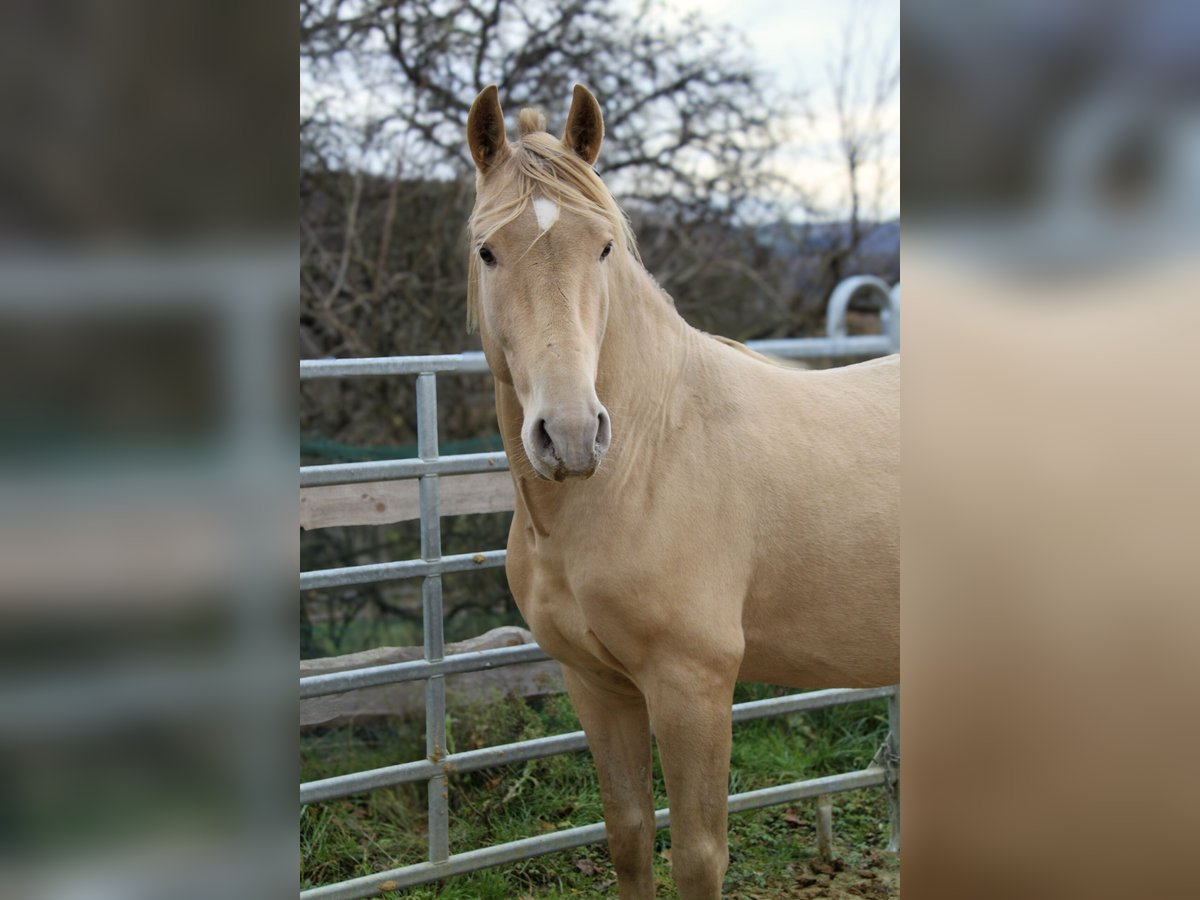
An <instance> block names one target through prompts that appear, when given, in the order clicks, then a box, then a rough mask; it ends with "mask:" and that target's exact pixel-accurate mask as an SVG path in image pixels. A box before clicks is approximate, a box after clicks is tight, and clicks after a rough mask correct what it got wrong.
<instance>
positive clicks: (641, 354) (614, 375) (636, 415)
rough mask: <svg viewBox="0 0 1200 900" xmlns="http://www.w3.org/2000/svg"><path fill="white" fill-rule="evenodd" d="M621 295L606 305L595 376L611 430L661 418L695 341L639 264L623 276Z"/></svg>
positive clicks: (694, 334)
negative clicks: (607, 306) (644, 419)
mask: <svg viewBox="0 0 1200 900" xmlns="http://www.w3.org/2000/svg"><path fill="white" fill-rule="evenodd" d="M624 291H625V295H624V296H614V297H613V298H612V300H611V301H610V303H609V314H608V324H607V327H606V328H605V332H604V342H603V344H602V345H601V347H600V361H599V366H598V373H597V378H596V393H597V395H598V396H599V398H600V402H601V403H603V404H604V405H605V406H607V407H609V413H610V415H611V416H612V417H613V423H614V427H616V426H617V423H618V422H619V421H621V420H624V422H625V423H626V425H634V424H636V423H638V422H639V421H640V420H641V419H642V418H644V417H646V416H653V417H656V418H657V417H661V415H662V414H663V412H664V410H665V409H666V408H667V407H668V406H670V405H672V400H673V395H674V394H676V393H677V392H678V389H679V386H680V384H681V383H683V382H685V381H686V380H687V379H688V377H689V376H690V374H691V372H692V368H693V366H692V365H691V364H692V363H693V362H694V361H695V360H694V355H695V351H696V349H697V344H698V342H699V340H700V339H701V336H700V334H699V333H698V332H697V331H695V329H693V328H692V327H691V326H690V325H688V324H687V323H686V322H685V321H684V320H683V318H682V317H681V316H680V315H679V313H678V312H676V311H675V307H674V306H673V305H672V304H671V302H670V299H669V298H668V297H666V296H665V294H664V293H663V292H662V290H661V289H660V288H659V287H658V285H657V284H655V282H654V279H652V278H651V277H650V275H649V274H648V273H647V272H646V271H645V270H644V269H642V268H641V266H635V267H634V270H633V272H631V273H629V276H628V278H627V280H625V282H624ZM622 430H626V429H622Z"/></svg>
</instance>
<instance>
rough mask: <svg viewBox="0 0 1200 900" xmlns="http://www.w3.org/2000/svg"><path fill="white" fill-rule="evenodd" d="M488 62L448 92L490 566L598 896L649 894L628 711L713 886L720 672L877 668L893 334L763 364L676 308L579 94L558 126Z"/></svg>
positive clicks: (891, 439)
mask: <svg viewBox="0 0 1200 900" xmlns="http://www.w3.org/2000/svg"><path fill="white" fill-rule="evenodd" d="M519 130H520V136H519V139H518V140H517V141H515V142H511V143H510V142H509V140H508V137H507V132H506V128H505V122H504V113H503V111H502V109H501V107H500V102H499V96H498V91H497V89H496V87H495V85H492V86H489V87H487V88H485V89H484V90H483V91H482V92H481V93H480V94H479V95H478V97H477V98H476V99H475V101H474V103H473V104H472V106H471V109H470V113H469V116H468V121H467V145H468V148H469V150H470V154H471V158H472V159H473V160H474V164H475V168H476V200H475V206H474V209H473V211H472V213H471V217H470V220H469V226H468V231H469V241H470V263H469V277H468V323H469V327H477V328H478V330H479V334H480V338H481V341H482V344H483V350H484V354H485V356H486V358H487V361H488V365H489V367H490V368H491V371H492V374H493V376H494V379H495V389H496V414H497V418H498V421H499V426H500V433H501V435H502V437H503V442H504V449H505V450H506V451H507V454H508V459H509V467H510V471H511V474H512V480H513V485H514V488H515V493H516V503H515V511H514V514H513V519H512V526H511V530H510V533H509V538H508V556H507V562H506V567H507V575H508V581H509V586H510V588H511V590H512V594H513V597H514V598H515V600H516V602H517V606H518V608H519V609H520V611H521V614H522V615H523V616H524V618H525V620H526V622H527V623H528V625H529V628H530V630H531V631H532V632H533V634H534V636H535V638H536V639H537V642H538V643H539V644H540V645H541V646H542V648H543V649H544V650H545V651H546V652H547V653H548V654H549V655H550V656H552V657H553V658H554V659H556V660H558V661H559V662H560V663H561V664H562V668H563V673H564V678H565V681H566V685H567V689H568V692H569V694H570V697H571V700H572V702H573V704H574V706H575V708H576V710H577V711H578V714H579V718H580V721H581V722H582V725H583V729H584V731H585V733H586V735H587V740H588V745H589V747H590V749H591V752H592V755H593V758H594V760H595V765H596V769H597V772H598V775H599V782H600V790H601V797H602V800H603V805H604V820H605V831H606V834H607V837H608V844H609V849H610V852H611V855H612V861H613V867H614V869H615V871H616V874H617V879H618V888H619V892H620V896H621V897H622V898H623V900H642V898H649V897H653V896H654V881H653V873H652V865H651V864H652V855H653V841H654V831H655V822H654V800H653V796H652V791H651V781H652V765H651V743H650V741H651V730H652V729H653V734H654V738H655V740H656V741H657V744H658V748H659V753H660V758H661V762H662V770H663V775H664V777H665V780H666V787H667V794H668V799H669V803H670V810H671V844H672V875H673V877H674V879H675V882H676V885H677V887H678V889H679V895H680V897H681V898H683V900H701V898H703V900H709V898H714V897H719V896H720V892H721V884H722V881H723V879H724V876H725V872H726V869H727V868H728V862H729V854H728V836H727V824H728V823H727V808H726V796H727V792H728V781H729V757H730V750H731V741H732V720H731V705H732V699H733V690H734V686H735V683H736V682H737V681H738V680H739V679H740V680H749V681H760V682H769V683H773V684H777V685H784V686H788V687H792V688H801V689H804V688H821V687H831V686H839V687H870V686H878V685H888V684H893V683H895V682H896V681H897V680H898V678H899V584H900V565H899V531H900V526H899V509H900V488H899V460H900V453H899V424H900V422H899V386H900V367H899V358H898V357H897V356H892V357H887V358H885V359H883V360H874V361H871V362H867V363H860V364H857V365H851V366H845V367H842V368H837V369H829V370H803V369H798V368H793V367H789V366H785V365H782V364H779V363H776V362H774V361H772V360H770V359H769V358H766V357H763V356H761V355H759V354H756V353H752V352H751V351H749V350H748V349H746V348H745V347H743V346H742V345H740V344H738V343H737V342H735V341H731V340H728V339H719V338H714V337H712V336H710V335H708V334H705V333H703V332H701V331H699V330H697V329H695V328H693V327H691V326H690V325H688V324H687V323H686V322H685V321H684V319H683V318H682V317H681V316H680V315H679V314H678V312H677V311H676V310H675V307H674V303H673V301H672V300H671V298H670V296H669V295H668V294H667V293H666V292H665V291H663V290H662V289H661V288H660V287H659V286H658V284H657V283H656V282H655V281H654V279H653V278H652V277H651V276H650V274H649V273H648V272H647V271H646V269H645V268H644V267H643V266H642V264H641V260H640V257H639V255H638V252H637V245H636V242H635V239H634V235H633V233H632V230H631V227H630V224H629V221H628V219H627V218H626V217H625V215H624V214H623V213H622V211H621V209H620V208H619V207H618V205H617V203H616V202H615V200H614V199H613V196H612V194H611V193H610V192H609V190H608V188H607V187H606V186H605V184H604V182H603V181H602V180H601V178H600V177H599V175H597V173H596V171H595V169H594V168H593V165H594V163H595V162H596V160H597V158H598V156H599V153H600V146H601V143H602V141H603V138H604V123H603V118H602V114H601V109H600V105H599V103H598V102H597V100H596V98H595V97H594V96H593V95H592V93H591V92H590V91H588V90H587V89H586V88H585V87H583V86H582V85H576V86H575V88H574V95H573V97H572V101H571V107H570V112H569V113H568V116H567V121H566V126H565V129H564V133H563V135H562V137H561V138H558V137H554V136H552V135H551V134H549V133H547V132H546V120H545V117H544V115H543V114H542V113H540V112H539V111H536V110H530V109H525V110H522V112H521V114H520V118H519Z"/></svg>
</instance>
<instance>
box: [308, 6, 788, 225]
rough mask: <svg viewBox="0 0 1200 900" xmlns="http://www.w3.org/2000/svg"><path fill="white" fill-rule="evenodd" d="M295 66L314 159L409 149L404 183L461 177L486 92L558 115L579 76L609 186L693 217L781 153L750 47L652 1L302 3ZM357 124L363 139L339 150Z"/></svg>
mask: <svg viewBox="0 0 1200 900" xmlns="http://www.w3.org/2000/svg"><path fill="white" fill-rule="evenodd" d="M301 61H302V69H303V71H304V74H305V79H306V96H307V99H306V109H305V114H304V129H303V134H304V143H305V150H306V159H307V160H308V161H309V162H310V163H311V162H312V161H313V160H315V159H317V158H319V157H321V156H323V155H328V154H334V155H336V156H337V157H338V158H339V161H340V162H341V163H342V164H343V166H344V165H345V163H350V164H357V165H359V166H363V167H367V168H375V169H376V170H378V169H379V166H380V163H381V162H382V161H386V160H387V159H388V158H389V157H393V158H394V157H395V155H396V153H397V151H398V150H400V149H403V151H404V152H405V154H406V155H407V157H408V165H409V169H410V174H421V175H424V176H433V177H438V176H441V177H454V176H456V175H457V176H460V177H461V176H465V175H467V174H469V173H470V171H471V169H470V160H469V158H468V156H467V154H466V149H465V147H464V146H463V139H462V134H463V127H464V125H465V123H466V117H467V111H468V109H469V108H470V104H471V101H472V100H473V99H474V97H475V95H476V94H477V93H478V92H479V91H480V90H481V89H482V88H483V87H485V86H486V85H488V84H491V83H495V84H498V85H499V86H500V91H501V95H502V96H503V97H504V98H505V105H506V107H508V108H509V109H510V110H513V111H516V110H518V109H520V108H521V107H522V106H540V107H543V108H544V109H546V111H547V112H548V113H550V115H551V119H552V120H553V118H554V114H555V113H556V112H558V111H559V110H560V108H562V109H564V110H565V105H566V103H567V101H568V99H569V96H570V87H571V84H572V82H574V81H579V82H582V83H584V84H586V85H588V86H589V87H590V88H591V89H592V90H593V91H595V92H596V93H597V95H598V96H599V97H600V99H601V102H602V104H603V106H604V112H605V125H606V131H607V134H606V138H605V150H604V155H603V156H602V157H601V168H602V171H603V172H604V174H605V176H606V177H607V178H608V179H609V180H610V182H611V183H613V184H614V185H615V186H616V189H617V191H618V193H620V194H622V195H624V196H626V197H636V198H637V199H638V200H640V201H642V202H644V203H654V204H663V203H671V204H672V205H673V206H674V207H675V208H676V210H677V211H679V210H680V209H684V210H687V211H688V212H690V213H691V214H693V215H699V214H711V213H712V212H713V211H719V210H731V209H735V208H736V206H737V204H738V203H739V202H741V201H742V200H743V199H744V198H746V197H747V196H749V195H751V194H752V193H753V192H754V190H755V189H756V188H757V187H759V186H760V185H761V179H762V177H763V176H764V172H765V170H764V167H762V166H761V162H762V161H763V159H764V158H765V156H766V155H767V154H768V153H769V152H770V151H771V150H772V149H773V147H774V144H775V141H774V134H773V131H772V121H773V112H774V110H773V109H772V107H771V106H770V105H769V103H768V102H767V101H766V100H765V99H764V95H765V91H764V84H763V79H762V77H761V76H760V74H759V72H758V71H757V69H756V68H755V67H754V66H753V65H752V64H751V63H750V62H749V61H748V59H747V54H746V52H745V50H744V48H743V47H740V46H738V44H737V43H736V41H735V39H734V38H733V37H732V36H731V35H730V34H729V32H728V31H727V30H722V29H718V28H714V27H713V26H711V25H710V24H708V23H707V22H706V21H705V20H703V19H702V18H701V17H700V16H698V15H696V14H692V15H688V16H686V17H684V18H682V19H680V20H679V21H677V22H675V23H673V24H666V13H665V12H664V7H663V4H662V3H661V2H660V0H643V2H642V4H641V5H640V6H639V7H637V8H636V9H635V11H634V12H633V14H632V15H630V14H629V13H628V12H627V9H626V8H623V7H620V6H618V5H615V4H612V3H609V2H605V0H551V2H548V0H306V2H305V3H304V4H303V5H302V8H301ZM351 122H354V123H355V124H356V125H357V129H358V137H359V139H360V140H359V141H358V144H357V146H356V147H354V148H353V149H354V151H355V152H354V153H347V152H346V150H347V138H348V137H349V135H348V134H347V133H346V129H347V126H348V124H349V123H351ZM405 139H407V143H406V144H404V145H403V147H401V142H402V141H404V140H405ZM355 155H357V157H358V158H357V159H355V158H354V156H355ZM714 201H715V202H714Z"/></svg>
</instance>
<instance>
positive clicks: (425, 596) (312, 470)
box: [300, 276, 900, 900]
mask: <svg viewBox="0 0 1200 900" xmlns="http://www.w3.org/2000/svg"><path fill="white" fill-rule="evenodd" d="M856 296H864V297H868V298H871V299H873V300H874V301H875V302H876V303H877V304H878V306H879V308H880V313H881V316H882V319H883V325H884V329H883V330H884V333H883V334H881V335H856V336H847V334H846V328H845V312H846V309H847V308H848V305H849V303H850V301H851V299H852V298H854V297H856ZM899 303H900V286H899V285H896V286H895V287H892V288H889V287H888V286H887V285H886V284H884V283H883V282H882V281H880V280H879V279H876V278H871V277H867V276H859V277H855V278H850V279H847V280H846V281H844V282H842V283H841V284H839V285H838V287H837V289H836V290H835V291H834V292H833V295H832V296H831V297H830V301H829V311H828V317H827V327H826V336H825V337H823V338H805V339H796V340H778V341H758V342H752V343H751V344H750V345H749V346H750V347H752V348H753V349H755V350H758V351H759V352H762V353H770V354H773V355H776V356H781V357H788V358H794V359H805V358H809V359H812V358H866V357H874V356H882V355H886V354H888V353H894V352H896V351H897V350H899V346H900V336H899V323H900V316H899V312H900V309H899ZM486 371H487V363H486V362H485V360H484V358H483V354H482V353H462V354H457V355H447V356H416V357H385V358H378V359H350V360H305V361H302V362H301V364H300V377H301V378H302V379H316V378H348V377H355V376H380V375H387V376H393V375H395V376H411V375H415V376H416V379H417V448H418V454H419V458H418V459H403V460H388V461H382V462H364V463H345V464H338V465H324V466H305V467H302V468H301V469H300V486H301V488H306V487H315V486H319V485H334V484H359V483H365V482H378V481H384V480H390V479H411V478H416V479H419V483H420V495H419V502H420V522H421V558H420V559H416V560H404V561H399V562H389V563H378V564H374V565H363V566H350V567H347V568H339V569H324V570H318V571H309V572H302V573H301V574H300V589H301V590H312V589H315V588H329V587H342V586H346V585H353V584H368V583H373V582H379V581H387V580H392V579H399V578H422V579H424V581H423V584H422V607H423V624H424V651H425V652H424V659H423V660H416V661H413V662H405V663H395V664H391V665H381V666H373V667H370V668H362V669H355V670H351V671H346V672H334V673H330V674H323V675H314V676H310V677H307V678H301V679H300V697H301V698H302V699H303V698H308V697H319V696H324V695H327V694H340V693H344V692H346V691H352V690H357V689H359V688H365V687H373V686H376V685H382V684H390V683H395V682H403V681H416V680H424V681H425V750H426V758H425V759H421V760H415V761H412V762H406V763H401V764H398V765H394V766H387V767H384V768H381V769H373V770H369V771H364V772H352V773H349V774H346V775H338V776H335V777H332V778H325V779H321V780H319V781H310V782H307V783H304V784H301V785H300V802H301V803H302V804H309V803H319V802H321V801H324V800H330V799H334V798H337V797H345V796H347V795H350V794H355V793H361V792H365V791H371V790H375V789H377V788H383V787H388V786H390V785H396V784H403V783H406V782H414V781H424V782H426V783H427V784H428V788H429V790H428V796H429V826H428V833H429V859H428V861H427V862H423V863H416V864H413V865H408V866H402V867H400V868H397V869H391V870H388V871H384V872H379V873H377V874H375V875H368V876H364V877H361V878H354V879H350V880H348V881H342V882H338V883H336V884H329V885H322V886H320V887H315V888H311V889H310V890H307V891H302V892H301V895H300V896H301V897H302V898H304V900H316V898H346V900H348V898H358V897H370V896H373V895H375V894H378V893H380V892H382V891H384V890H395V889H397V888H404V887H410V886H413V885H417V884H423V883H426V882H430V881H435V880H437V879H440V878H445V877H447V876H451V875H459V874H463V873H466V872H473V871H476V870H478V869H484V868H488V867H490V866H496V865H501V864H504V863H510V862H515V861H517V860H522V859H529V858H531V857H535V856H541V855H543V854H547V853H553V852H555V851H559V850H567V849H570V848H573V847H580V846H583V845H585V844H591V843H596V842H598V841H602V840H604V839H605V832H604V824H603V823H602V822H598V823H595V824H592V825H584V826H581V827H578V828H570V829H565V830H563V831H558V832H554V833H552V834H544V835H537V836H534V837H529V838H526V839H524V840H519V841H511V842H509V843H505V844H499V845H496V846H491V847H484V848H480V849H477V850H471V851H468V852H465V853H455V854H453V855H451V854H450V852H449V842H450V841H449V809H448V800H447V797H448V790H447V779H448V778H449V777H451V776H453V775H454V774H456V773H460V772H471V771H475V770H477V769H485V768H489V767H492V766H498V765H504V764H506V763H512V762H518V761H524V760H530V759H539V758H542V757H546V756H553V755H556V754H559V753H567V752H572V751H578V750H583V749H585V748H586V747H587V741H586V739H585V737H584V734H583V732H582V731H576V732H573V733H570V734H560V735H554V736H552V737H544V738H537V739H534V740H527V741H518V742H516V743H513V744H505V745H502V746H497V747H486V748H482V749H479V750H470V751H466V752H463V753H450V754H448V753H447V752H446V687H445V676H446V675H449V674H454V673H459V672H470V671H477V670H481V669H490V668H494V667H497V666H506V665H512V664H514V663H524V662H533V661H537V660H544V659H547V658H548V657H547V656H546V655H545V654H544V653H543V652H542V651H541V649H540V648H539V647H538V646H537V645H536V644H529V645H523V646H518V647H506V648H502V649H496V650H484V651H479V652H474V653H463V654H459V655H455V656H451V657H446V656H445V655H444V640H443V615H442V576H443V575H446V574H450V573H454V572H463V571H469V570H473V569H481V568H493V567H498V566H502V565H504V557H505V551H503V550H484V551H482V552H479V553H464V554H457V555H451V556H443V555H442V548H441V525H440V515H441V502H440V490H439V482H438V479H439V476H444V475H462V474H468V473H479V472H495V471H501V470H504V469H507V468H508V461H507V459H506V458H505V455H504V454H503V453H502V452H498V453H472V454H462V455H457V456H441V455H439V453H438V422H437V376H438V374H439V373H442V372H486ZM879 697H887V698H888V719H889V735H888V741H887V743H886V744H885V745H884V746H883V747H881V748H880V752H879V753H878V754H877V755H876V757H875V760H874V761H873V762H872V764H871V765H869V766H868V767H866V768H865V769H861V770H859V771H856V772H846V773H843V774H839V775H831V776H827V777H824V778H814V779H810V780H807V781H800V782H795V783H792V784H786V785H778V786H776V787H770V788H764V789H762V790H757V791H748V792H745V793H741V794H734V795H732V796H730V797H729V811H730V812H745V811H747V810H752V809H759V808H761V807H765V806H773V805H775V804H779V803H790V802H794V801H797V800H802V799H806V798H817V797H823V796H826V795H829V794H833V793H837V792H840V791H849V790H855V789H858V788H866V787H875V786H881V787H884V788H886V789H887V790H888V791H889V797H890V801H891V810H892V834H891V841H890V843H889V849H892V850H898V849H899V802H898V800H899V798H898V774H897V773H898V762H899V731H900V722H899V691H898V688H896V687H894V686H893V687H885V688H870V689H865V690H849V689H832V690H824V691H810V692H807V693H801V694H793V695H791V696H786V697H776V698H772V699H767V700H756V701H752V702H749V703H739V704H735V705H734V707H733V721H734V722H744V721H749V720H752V719H759V718H765V717H767V716H777V715H784V714H787V713H796V712H802V711H805V710H812V709H821V708H824V707H828V706H837V705H841V704H846V703H854V702H859V701H863V700H870V699H875V698H879ZM669 822H670V817H669V811H668V810H665V809H662V810H658V811H657V813H656V814H655V824H656V826H657V827H658V828H665V827H666V826H667V825H668V824H669ZM828 828H829V823H828V815H827V813H823V814H822V815H819V816H818V834H819V835H824V836H826V837H827V834H828ZM385 885H386V886H385Z"/></svg>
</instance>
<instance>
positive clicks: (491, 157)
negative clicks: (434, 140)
mask: <svg viewBox="0 0 1200 900" xmlns="http://www.w3.org/2000/svg"><path fill="white" fill-rule="evenodd" d="M467 146H468V147H470V148H471V158H472V159H474V160H475V167H476V168H477V169H479V171H480V172H481V173H482V174H484V175H486V174H487V173H488V172H490V171H491V170H492V169H494V168H495V167H496V166H497V165H499V164H500V163H501V162H503V161H504V159H505V157H507V156H508V154H509V149H508V137H507V135H506V134H505V132H504V111H503V110H502V109H500V92H499V91H497V90H496V86H495V85H494V84H489V85H488V86H487V87H485V88H484V89H483V90H482V91H480V92H479V96H478V97H476V98H475V102H474V103H472V104H471V112H470V113H469V114H468V115H467Z"/></svg>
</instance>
